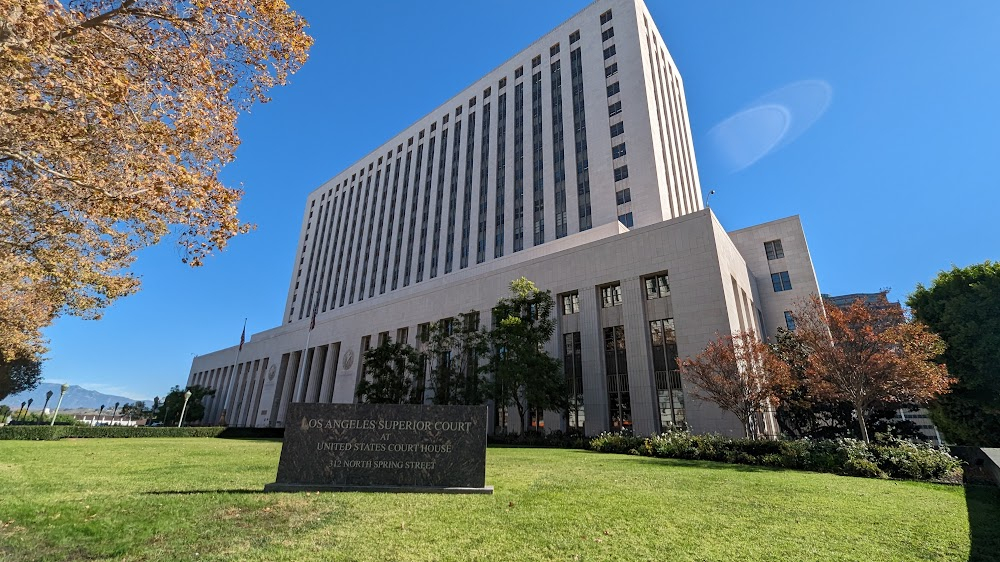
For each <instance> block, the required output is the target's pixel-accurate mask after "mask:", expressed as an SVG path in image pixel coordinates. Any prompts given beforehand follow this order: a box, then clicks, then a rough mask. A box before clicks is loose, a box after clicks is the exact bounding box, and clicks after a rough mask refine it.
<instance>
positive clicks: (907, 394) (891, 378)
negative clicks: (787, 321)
mask: <svg viewBox="0 0 1000 562" xmlns="http://www.w3.org/2000/svg"><path fill="white" fill-rule="evenodd" d="M794 316H795V337H796V338H797V339H798V340H799V341H800V342H802V343H803V344H804V345H805V347H806V349H807V352H808V357H807V361H806V373H807V377H808V379H807V383H808V385H809V387H810V388H811V390H812V393H813V394H814V395H815V396H817V397H820V398H826V399H829V400H835V401H844V402H848V403H850V404H851V405H852V406H853V407H854V412H855V417H856V419H857V422H858V429H859V430H860V433H861V438H862V439H863V440H865V441H869V440H870V436H869V434H868V427H867V424H866V423H865V413H866V412H868V411H869V410H870V409H871V408H873V407H876V406H879V405H890V406H900V405H904V404H926V403H927V402H929V401H931V400H933V399H934V398H936V397H937V396H939V395H941V394H943V393H946V392H947V391H948V389H949V387H950V385H951V383H952V379H951V377H949V376H948V369H947V368H946V367H945V365H943V364H940V363H937V362H936V361H935V359H936V358H938V357H939V356H940V355H941V354H942V353H943V352H944V349H945V346H944V342H943V341H942V340H941V338H940V337H939V336H938V335H937V334H935V333H933V332H931V331H930V330H929V329H928V328H927V326H926V325H924V324H922V323H920V322H915V321H909V322H908V321H906V318H905V317H904V315H903V311H902V309H901V308H900V307H898V306H888V303H887V302H885V297H884V296H882V297H881V299H879V301H876V302H874V303H866V302H865V301H863V300H861V299H859V300H857V301H855V302H854V303H852V304H851V305H850V306H849V307H846V308H839V307H837V306H834V305H831V304H827V303H824V302H823V301H821V300H820V299H818V298H814V299H813V300H811V301H809V302H808V303H806V304H804V305H803V306H801V307H799V310H798V311H797V312H796V313H795V314H794Z"/></svg>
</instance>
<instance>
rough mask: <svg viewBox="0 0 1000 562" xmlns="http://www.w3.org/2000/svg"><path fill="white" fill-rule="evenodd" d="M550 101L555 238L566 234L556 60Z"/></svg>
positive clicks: (559, 77)
mask: <svg viewBox="0 0 1000 562" xmlns="http://www.w3.org/2000/svg"><path fill="white" fill-rule="evenodd" d="M549 82H550V88H551V94H550V96H549V97H550V99H551V100H552V177H553V184H554V185H553V187H554V195H555V207H556V214H555V219H556V220H555V226H556V238H562V237H563V236H566V235H567V234H568V225H567V224H566V147H565V146H564V139H563V98H562V65H561V64H560V63H559V61H558V60H556V61H553V62H552V64H551V65H550V66H549Z"/></svg>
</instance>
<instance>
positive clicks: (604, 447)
mask: <svg viewBox="0 0 1000 562" xmlns="http://www.w3.org/2000/svg"><path fill="white" fill-rule="evenodd" d="M644 443H645V439H643V438H642V437H636V436H634V435H631V434H628V433H614V432H611V431H605V432H604V433H602V434H600V435H598V436H597V437H595V438H593V439H591V440H590V448H591V449H592V450H594V451H597V452H599V453H618V454H626V453H628V452H629V451H631V450H633V449H635V450H636V451H638V450H639V449H643V444H644Z"/></svg>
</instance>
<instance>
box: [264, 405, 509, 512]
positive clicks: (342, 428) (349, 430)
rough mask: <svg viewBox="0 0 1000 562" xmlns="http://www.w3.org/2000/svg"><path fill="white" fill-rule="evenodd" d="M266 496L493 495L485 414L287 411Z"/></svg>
mask: <svg viewBox="0 0 1000 562" xmlns="http://www.w3.org/2000/svg"><path fill="white" fill-rule="evenodd" d="M287 419H288V425H287V426H286V428H285V439H284V443H283V444H282V447H281V459H280V461H279V462H278V476H277V478H276V481H275V482H274V483H273V484H268V485H267V486H265V487H264V490H265V491H300V490H333V491H352V490H367V491H401V492H452V493H487V494H489V493H492V492H493V487H492V486H486V485H485V484H486V420H487V410H486V406H421V405H396V404H303V403H294V404H290V405H289V409H288V416H287Z"/></svg>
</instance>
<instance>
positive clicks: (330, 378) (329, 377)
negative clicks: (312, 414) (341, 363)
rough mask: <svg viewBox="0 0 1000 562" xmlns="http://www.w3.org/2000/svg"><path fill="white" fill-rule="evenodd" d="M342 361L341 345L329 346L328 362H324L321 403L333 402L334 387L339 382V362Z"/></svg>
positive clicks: (320, 388)
mask: <svg viewBox="0 0 1000 562" xmlns="http://www.w3.org/2000/svg"><path fill="white" fill-rule="evenodd" d="M339 359H340V343H331V344H330V345H328V346H327V350H326V360H325V361H324V362H323V380H322V382H321V383H320V387H319V402H321V403H323V404H329V403H331V402H333V390H334V389H333V387H334V382H335V381H336V380H337V361H338V360H339Z"/></svg>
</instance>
